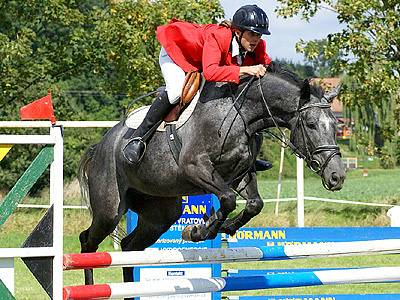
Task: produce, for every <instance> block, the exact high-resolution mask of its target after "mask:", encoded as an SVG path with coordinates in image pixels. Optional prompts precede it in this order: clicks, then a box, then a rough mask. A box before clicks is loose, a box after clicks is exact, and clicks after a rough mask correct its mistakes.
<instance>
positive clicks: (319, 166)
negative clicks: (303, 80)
mask: <svg viewBox="0 0 400 300" xmlns="http://www.w3.org/2000/svg"><path fill="white" fill-rule="evenodd" d="M258 87H259V90H260V94H261V97H262V99H263V102H264V106H265V109H266V111H267V112H268V114H269V116H270V118H271V119H272V122H273V124H274V127H276V128H277V129H278V131H279V132H280V136H277V135H275V134H273V133H271V132H268V133H269V134H271V135H273V136H274V137H276V138H277V139H279V140H280V141H281V142H282V143H283V144H284V145H286V146H287V147H289V148H290V149H291V150H292V151H293V153H294V154H295V155H296V156H298V157H300V158H302V159H304V160H305V161H306V163H307V165H308V167H309V168H310V169H311V170H312V171H313V172H315V173H316V174H318V175H320V176H321V175H322V174H323V172H324V170H325V168H326V167H327V165H328V163H329V162H330V161H331V159H332V158H333V157H335V156H336V155H339V156H341V153H340V149H339V147H338V146H337V145H329V144H328V145H320V146H315V145H313V143H312V142H311V138H310V136H309V134H308V133H307V130H306V126H305V121H304V118H303V114H302V113H303V112H304V111H306V110H308V109H311V108H320V109H321V110H322V109H330V107H331V106H330V104H328V103H312V104H308V105H305V106H302V107H298V108H297V110H296V112H295V114H296V115H297V116H296V118H297V120H296V123H295V127H294V128H299V129H300V130H301V134H302V137H303V140H304V142H305V150H306V153H303V152H302V151H301V150H300V149H298V148H297V147H296V146H295V145H294V144H293V143H292V142H291V141H290V140H287V139H286V136H285V134H284V133H283V131H282V130H281V128H280V127H279V126H278V124H277V122H276V120H275V118H274V116H273V115H272V113H271V110H270V108H269V106H268V104H267V101H266V100H265V97H264V92H263V90H262V87H261V79H260V78H259V82H258ZM292 137H293V134H292ZM309 144H311V147H310V146H309ZM326 151H329V152H330V153H329V155H328V157H327V158H326V159H325V160H324V161H323V162H320V161H319V160H318V159H316V158H315V155H317V154H319V153H321V152H326ZM323 184H324V186H325V188H327V186H326V183H325V182H324V180H323Z"/></svg>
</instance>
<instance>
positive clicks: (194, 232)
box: [182, 225, 200, 242]
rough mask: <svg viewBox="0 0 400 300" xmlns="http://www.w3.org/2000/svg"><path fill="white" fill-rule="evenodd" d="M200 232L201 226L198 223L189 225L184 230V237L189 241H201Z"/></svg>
mask: <svg viewBox="0 0 400 300" xmlns="http://www.w3.org/2000/svg"><path fill="white" fill-rule="evenodd" d="M199 232H200V228H198V226H197V225H188V226H186V227H185V228H184V229H183V231H182V239H183V240H184V241H189V242H198V241H200V239H199V236H198V235H199ZM196 236H197V238H196Z"/></svg>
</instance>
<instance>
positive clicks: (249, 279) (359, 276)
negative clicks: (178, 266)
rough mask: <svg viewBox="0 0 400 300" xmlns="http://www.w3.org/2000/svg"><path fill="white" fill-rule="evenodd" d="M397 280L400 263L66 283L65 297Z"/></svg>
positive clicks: (173, 292)
mask: <svg viewBox="0 0 400 300" xmlns="http://www.w3.org/2000/svg"><path fill="white" fill-rule="evenodd" d="M398 280H400V267H382V268H364V269H345V270H325V271H314V272H299V273H295V274H270V275H258V276H240V277H216V278H180V279H172V278H168V279H163V280H149V281H142V282H133V283H113V284H99V285H92V286H70V287H65V288H64V300H68V299H75V300H78V299H114V298H123V297H149V296H167V295H179V294H197V293H208V292H229V291H244V290H255V289H271V288H288V287H300V286H317V285H330V284H350V283H372V282H395V281H398Z"/></svg>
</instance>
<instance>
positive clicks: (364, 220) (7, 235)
mask: <svg viewBox="0 0 400 300" xmlns="http://www.w3.org/2000/svg"><path fill="white" fill-rule="evenodd" d="M399 183H400V170H398V169H396V170H370V171H369V176H368V177H363V176H362V171H360V170H356V171H353V172H351V173H348V177H347V180H346V183H345V185H344V188H343V190H342V191H339V192H335V193H330V192H327V191H325V190H324V189H323V187H322V185H321V183H320V180H319V179H318V178H314V177H312V178H308V179H307V180H306V182H305V195H306V196H315V197H324V198H335V199H344V200H354V201H363V202H375V203H386V204H392V205H393V204H400V184H399ZM259 186H260V191H261V195H262V196H263V198H275V197H276V180H261V181H260V182H259ZM295 189H296V183H295V181H294V180H285V181H284V182H283V191H282V194H281V197H295V194H296V191H295ZM67 192H68V191H67ZM67 192H66V194H68V193H67ZM69 195H70V194H69ZM44 201H48V200H45V199H26V200H25V201H24V203H33V202H34V203H43V202H44ZM65 202H66V204H80V200H78V199H77V198H76V197H67V198H66V201H65ZM274 207H275V204H273V203H268V204H266V205H265V207H264V209H263V212H262V213H261V214H260V215H259V216H257V217H256V218H254V220H253V221H251V223H250V224H249V226H260V227H263V226H295V225H296V206H295V202H285V203H281V204H280V213H279V215H278V216H275V215H274ZM305 208H306V214H305V215H306V226H387V225H389V224H390V220H389V218H388V217H387V216H386V211H387V208H380V207H369V206H368V207H367V206H361V205H360V206H358V205H348V204H337V203H324V202H316V201H307V202H306V206H305ZM238 209H240V207H239V208H238ZM43 213H44V210H41V209H38V210H32V209H30V210H27V209H18V210H17V211H16V213H14V214H13V215H12V216H11V217H10V219H9V220H8V221H7V222H6V223H5V224H4V225H3V227H1V228H0V236H1V238H0V247H19V246H20V245H21V244H22V243H23V241H24V240H25V239H26V237H27V235H28V234H29V233H30V232H31V230H32V229H33V227H34V226H35V225H36V224H37V222H38V220H39V219H40V217H41V215H43ZM64 216H65V221H64V234H65V236H64V252H65V253H70V252H79V251H80V249H79V242H78V234H79V232H80V231H81V230H83V229H85V228H86V227H87V226H88V225H89V223H90V216H89V214H88V212H87V211H86V210H79V211H77V210H66V211H65V212H64ZM112 250H113V249H112V241H111V239H107V240H106V241H104V242H103V244H102V245H101V248H100V251H112ZM361 266H400V256H396V255H386V256H359V257H344V258H331V259H309V260H296V261H281V262H264V263H260V262H257V263H246V264H243V263H241V264H240V263H235V264H224V265H223V268H224V269H227V268H238V269H239V268H240V269H243V268H249V269H260V268H264V269H265V268H312V267H361ZM15 267H16V297H17V299H47V297H46V295H45V293H44V292H43V291H42V290H41V288H40V287H39V286H38V284H36V282H35V280H34V279H33V277H32V275H31V274H30V272H29V271H28V270H27V268H26V267H25V266H24V265H23V263H22V262H21V261H20V260H16V266H15ZM121 279H122V274H121V270H120V269H111V268H110V269H99V270H95V281H96V283H107V282H108V283H109V282H120V281H121ZM64 283H65V285H76V284H83V272H82V271H71V272H66V273H65V275H64ZM391 292H392V293H395V292H398V293H400V283H396V284H359V285H341V286H321V287H304V288H292V289H285V290H268V291H266V290H263V291H248V292H241V293H239V292H237V293H232V294H235V295H237V294H247V295H249V294H252V295H277V294H319V293H391Z"/></svg>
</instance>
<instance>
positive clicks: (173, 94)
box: [123, 48, 185, 164]
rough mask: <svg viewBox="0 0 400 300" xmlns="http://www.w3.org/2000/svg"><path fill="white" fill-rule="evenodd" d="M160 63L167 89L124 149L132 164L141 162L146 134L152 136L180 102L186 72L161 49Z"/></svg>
mask: <svg viewBox="0 0 400 300" xmlns="http://www.w3.org/2000/svg"><path fill="white" fill-rule="evenodd" d="M159 63H160V67H161V71H162V74H163V77H164V80H165V84H166V89H165V91H164V92H162V93H161V94H160V95H159V96H158V97H157V98H156V99H155V101H154V102H153V104H152V105H151V106H150V108H149V111H148V112H147V114H146V117H145V118H144V120H143V122H142V123H141V124H140V126H139V127H138V128H137V129H136V130H135V132H134V133H133V135H132V136H131V140H130V141H129V143H128V144H127V145H126V146H125V148H124V149H123V154H124V157H125V159H126V160H127V161H128V163H130V164H138V163H139V162H140V160H141V158H142V156H143V154H144V150H145V146H146V141H147V140H148V138H149V136H146V134H147V133H149V135H151V131H154V130H155V129H156V128H155V127H158V124H159V123H160V122H161V120H162V118H163V117H165V116H166V115H167V114H168V112H169V111H170V109H171V106H172V104H175V103H177V102H178V100H179V97H180V94H181V91H182V86H183V83H184V81H185V72H184V71H183V70H182V69H181V68H180V67H179V66H178V65H176V64H175V63H174V62H173V61H172V59H171V58H170V57H169V55H168V54H167V53H166V52H165V50H164V49H163V48H161V52H160V58H159Z"/></svg>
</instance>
